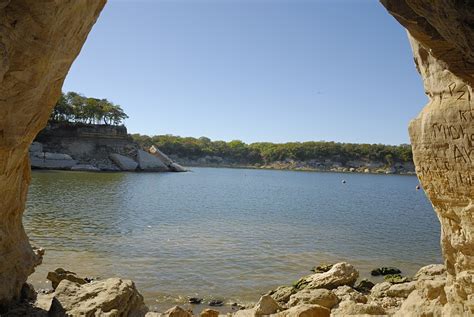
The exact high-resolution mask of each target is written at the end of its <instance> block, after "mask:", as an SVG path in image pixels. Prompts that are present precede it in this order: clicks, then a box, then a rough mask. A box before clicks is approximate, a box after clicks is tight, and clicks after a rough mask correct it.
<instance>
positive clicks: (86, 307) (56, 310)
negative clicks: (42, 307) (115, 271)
mask: <svg viewBox="0 0 474 317" xmlns="http://www.w3.org/2000/svg"><path fill="white" fill-rule="evenodd" d="M147 310H148V309H147V308H146V306H145V304H144V303H143V297H142V295H140V293H139V292H138V291H137V289H136V288H135V284H134V283H133V282H132V281H130V280H122V279H119V278H109V279H106V280H103V281H97V282H92V283H88V284H83V285H81V284H78V283H75V282H71V281H69V280H62V281H61V282H60V283H59V285H58V286H57V288H56V290H55V291H54V298H53V302H52V304H51V308H50V311H49V313H50V316H53V317H55V316H58V317H59V316H65V315H66V316H130V317H139V316H143V315H145V313H146V312H147ZM186 317H187V316H186Z"/></svg>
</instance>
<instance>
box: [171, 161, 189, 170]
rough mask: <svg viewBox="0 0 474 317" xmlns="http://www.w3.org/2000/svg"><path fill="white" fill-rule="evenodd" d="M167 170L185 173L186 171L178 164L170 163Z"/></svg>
mask: <svg viewBox="0 0 474 317" xmlns="http://www.w3.org/2000/svg"><path fill="white" fill-rule="evenodd" d="M168 168H169V169H170V170H171V171H173V172H187V171H188V170H187V169H186V168H184V167H182V166H181V165H179V164H178V163H171V164H170V165H169V166H168Z"/></svg>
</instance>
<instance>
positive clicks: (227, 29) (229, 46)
mask: <svg viewBox="0 0 474 317" xmlns="http://www.w3.org/2000/svg"><path fill="white" fill-rule="evenodd" d="M63 90H64V91H77V92H80V93H83V94H85V95H86V96H90V97H97V98H107V99H109V100H111V101H113V102H115V103H116V104H120V105H122V107H123V108H124V110H125V112H126V113H127V114H128V115H129V116H130V119H128V120H127V121H126V125H127V127H128V130H129V132H130V133H141V134H148V135H155V134H174V135H181V136H194V137H200V136H207V137H210V138H211V139H218V140H233V139H240V140H243V141H245V142H256V141H271V142H286V141H308V140H316V141H318V140H326V141H341V142H356V143H386V144H399V143H408V141H409V139H408V133H407V126H408V122H409V121H410V119H412V118H414V117H415V116H416V115H417V114H418V113H419V111H420V110H421V108H422V107H423V105H424V104H425V103H426V100H427V99H426V97H425V95H424V93H423V87H422V84H421V80H420V78H419V75H418V73H417V72H416V70H415V66H414V64H413V57H412V54H411V49H410V47H409V43H408V40H407V36H406V33H405V30H404V29H403V28H402V27H401V26H400V25H399V24H398V23H397V22H396V21H395V20H394V19H393V18H392V17H391V16H390V15H389V14H388V13H387V12H386V11H385V9H384V8H383V7H382V5H381V4H379V2H378V1H376V0H366V1H363V0H346V1H342V0H339V1H330V0H327V1H317V0H314V1H311V0H306V1H305V0H173V1H172V0H168V1H161V0H148V1H146V0H142V1H140V0H138V1H137V0H129V1H127V0H109V2H108V4H107V5H106V7H105V9H104V11H103V12H102V14H101V16H100V18H99V20H98V22H97V24H96V25H95V27H94V28H93V30H92V32H91V33H90V35H89V38H88V40H87V42H86V44H85V46H84V48H83V50H82V52H81V54H80V55H79V57H78V59H77V60H76V61H75V63H74V65H73V66H72V69H71V71H70V73H69V75H68V77H67V79H66V82H65V85H64V88H63Z"/></svg>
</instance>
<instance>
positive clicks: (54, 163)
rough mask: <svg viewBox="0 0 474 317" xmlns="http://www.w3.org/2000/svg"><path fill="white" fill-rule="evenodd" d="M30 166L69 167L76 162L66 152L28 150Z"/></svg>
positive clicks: (47, 167)
mask: <svg viewBox="0 0 474 317" xmlns="http://www.w3.org/2000/svg"><path fill="white" fill-rule="evenodd" d="M30 164H31V167H32V168H45V169H71V168H72V167H73V166H75V165H76V164H77V161H75V160H73V159H72V157H71V156H70V155H68V154H63V153H50V152H30Z"/></svg>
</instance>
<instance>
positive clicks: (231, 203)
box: [25, 168, 441, 308]
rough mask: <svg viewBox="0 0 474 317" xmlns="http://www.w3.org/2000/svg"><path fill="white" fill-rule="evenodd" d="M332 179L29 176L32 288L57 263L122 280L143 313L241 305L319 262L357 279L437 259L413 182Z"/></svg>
mask: <svg viewBox="0 0 474 317" xmlns="http://www.w3.org/2000/svg"><path fill="white" fill-rule="evenodd" d="M341 178H342V175H341V174H334V173H311V172H284V171H261V170H240V169H238V170H232V169H207V168H195V169H194V172H193V173H179V174H153V173H146V174H145V173H144V174H133V173H103V174H98V173H80V172H74V173H72V172H34V173H33V180H32V185H31V188H30V192H29V196H28V204H27V211H26V213H25V228H26V230H27V232H28V234H29V236H30V238H31V241H32V242H33V243H34V244H37V245H39V246H42V247H44V248H45V249H46V250H47V253H46V256H45V259H44V264H43V265H42V266H40V267H39V268H38V270H37V272H36V273H35V274H34V275H33V277H32V281H33V282H34V283H35V284H36V285H37V286H39V287H44V277H45V276H46V272H47V271H49V270H52V269H54V268H56V267H60V266H62V267H65V268H67V269H70V270H73V271H77V272H78V273H79V274H81V275H90V276H97V275H98V276H101V277H108V276H114V275H118V276H122V277H126V278H131V279H133V280H134V281H136V283H137V284H138V287H139V289H140V291H141V292H142V293H143V294H144V295H145V298H146V301H147V303H148V304H150V305H152V306H153V305H170V304H173V303H175V302H177V303H182V302H183V301H185V299H186V296H199V297H205V298H206V297H208V298H211V297H220V298H225V299H228V300H232V301H239V302H251V301H255V300H257V299H258V296H259V295H260V294H261V293H262V292H266V291H268V290H269V289H270V288H273V287H275V286H278V285H282V284H290V283H292V282H293V281H294V280H296V279H298V278H299V277H300V276H302V275H305V274H308V273H310V272H309V269H310V268H311V267H313V266H314V265H316V264H318V263H321V262H325V263H330V262H335V261H341V260H346V261H349V262H351V263H353V264H355V265H356V266H357V267H358V268H359V269H360V271H361V275H362V276H368V275H369V271H370V269H371V268H373V267H375V266H381V265H393V266H398V267H400V268H401V269H402V270H403V271H405V272H406V273H407V274H412V273H414V272H415V271H416V270H417V269H418V268H419V267H420V266H422V265H424V264H428V263H435V262H440V261H441V257H440V250H439V242H438V241H439V224H438V221H437V219H436V216H435V214H434V212H433V211H432V209H431V205H430V204H429V202H428V201H427V199H426V198H425V196H424V194H423V193H422V192H420V191H415V190H414V188H415V186H416V184H417V183H418V181H417V179H416V177H408V176H394V175H362V174H344V179H346V181H347V183H346V184H344V185H341ZM40 281H43V284H40V283H39V282H40ZM157 301H158V302H157ZM162 307H164V308H166V307H165V306H162Z"/></svg>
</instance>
